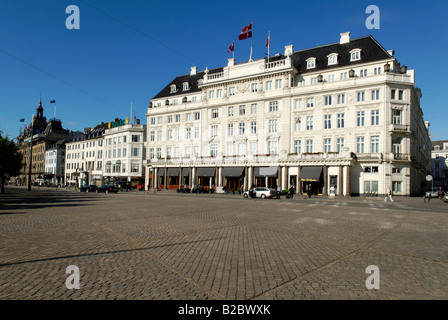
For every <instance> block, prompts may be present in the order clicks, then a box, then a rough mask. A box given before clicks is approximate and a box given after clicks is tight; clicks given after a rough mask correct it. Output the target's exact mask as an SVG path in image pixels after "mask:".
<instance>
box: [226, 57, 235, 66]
mask: <svg viewBox="0 0 448 320" xmlns="http://www.w3.org/2000/svg"><path fill="white" fill-rule="evenodd" d="M234 65H235V59H234V58H231V59H229V60H228V62H227V66H228V67H231V66H234Z"/></svg>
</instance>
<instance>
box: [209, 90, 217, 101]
mask: <svg viewBox="0 0 448 320" xmlns="http://www.w3.org/2000/svg"><path fill="white" fill-rule="evenodd" d="M214 97H215V90H210V91H209V92H208V98H209V99H213V98H214Z"/></svg>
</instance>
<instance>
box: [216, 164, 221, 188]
mask: <svg viewBox="0 0 448 320" xmlns="http://www.w3.org/2000/svg"><path fill="white" fill-rule="evenodd" d="M217 187H222V167H219V168H218V183H217Z"/></svg>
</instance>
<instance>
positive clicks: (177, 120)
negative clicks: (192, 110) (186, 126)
mask: <svg viewBox="0 0 448 320" xmlns="http://www.w3.org/2000/svg"><path fill="white" fill-rule="evenodd" d="M176 122H180V114H176Z"/></svg>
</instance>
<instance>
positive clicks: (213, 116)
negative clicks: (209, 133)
mask: <svg viewBox="0 0 448 320" xmlns="http://www.w3.org/2000/svg"><path fill="white" fill-rule="evenodd" d="M218 117H219V111H218V109H212V119H216V118H218Z"/></svg>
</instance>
